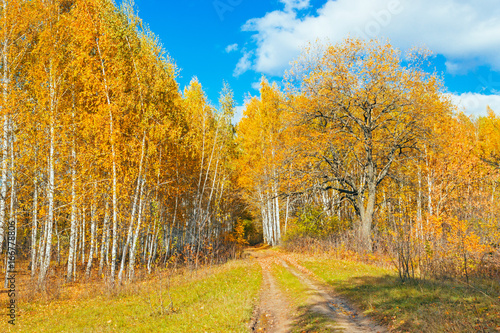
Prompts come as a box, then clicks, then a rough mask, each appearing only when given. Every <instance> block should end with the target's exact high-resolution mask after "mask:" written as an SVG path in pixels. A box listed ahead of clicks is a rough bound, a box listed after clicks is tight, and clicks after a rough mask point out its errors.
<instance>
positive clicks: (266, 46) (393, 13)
mask: <svg viewBox="0 0 500 333" xmlns="http://www.w3.org/2000/svg"><path fill="white" fill-rule="evenodd" d="M280 1H281V2H282V3H283V5H284V9H283V10H277V11H273V12H270V13H267V14H266V15H264V16H263V17H260V18H254V19H251V20H249V21H247V22H246V24H245V25H244V26H243V30H245V31H250V32H253V33H254V34H253V38H252V40H253V42H254V43H255V53H254V57H253V58H252V60H251V61H252V64H253V69H255V70H256V71H258V72H261V73H266V74H271V75H281V74H283V70H284V69H286V68H287V67H288V65H289V62H290V61H291V60H293V59H294V58H296V57H297V56H298V54H299V53H300V50H301V49H302V47H303V46H304V45H306V44H307V42H309V41H314V40H317V39H320V40H325V39H328V40H329V41H331V42H333V43H335V42H338V41H342V40H343V39H344V38H345V37H346V36H357V37H360V38H367V39H369V38H382V39H383V38H389V39H390V41H391V42H392V43H393V44H394V45H395V46H398V47H400V48H402V49H408V48H410V47H413V46H426V47H428V48H430V49H431V50H432V51H434V52H435V53H438V54H442V55H444V56H445V57H446V59H447V68H448V70H449V71H450V72H451V73H457V72H458V71H460V70H464V68H465V69H466V70H467V69H470V68H474V67H475V66H478V65H490V66H491V67H492V68H493V69H496V70H500V57H499V56H498V54H500V6H498V0H475V1H472V0H420V1H411V0H327V1H326V2H325V3H324V5H323V6H322V7H321V8H319V9H317V10H316V11H315V12H314V13H312V14H307V15H301V14H303V12H301V10H302V9H305V8H307V7H308V6H309V1H308V0H280ZM246 56H247V54H244V55H243V57H244V58H245V57H246ZM245 61H250V59H249V58H248V57H247V58H245Z"/></svg>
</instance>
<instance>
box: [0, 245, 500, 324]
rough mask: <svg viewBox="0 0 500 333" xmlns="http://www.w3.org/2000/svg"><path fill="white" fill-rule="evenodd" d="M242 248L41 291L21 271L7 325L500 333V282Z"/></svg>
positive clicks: (3, 299)
mask: <svg viewBox="0 0 500 333" xmlns="http://www.w3.org/2000/svg"><path fill="white" fill-rule="evenodd" d="M242 257H243V258H241V259H238V260H231V261H229V262H227V263H225V264H223V265H214V266H206V267H201V268H199V269H197V270H191V269H189V268H187V267H180V268H174V269H169V270H163V271H158V272H155V273H154V274H153V275H151V276H144V277H143V278H142V279H140V280H138V281H135V282H132V283H128V284H124V285H123V286H120V287H119V288H117V289H113V290H110V289H109V288H107V287H106V285H105V284H104V283H103V282H102V281H101V280H100V279H98V277H95V279H94V280H89V281H87V282H79V283H64V282H63V281H59V282H57V281H56V280H54V281H52V282H51V283H49V284H48V285H47V286H50V287H51V288H52V289H50V293H49V294H47V295H45V296H44V297H38V296H36V297H35V296H34V295H33V294H32V295H31V296H30V294H29V290H28V289H26V290H24V288H25V287H26V286H28V284H25V283H23V281H22V280H21V281H19V285H18V286H19V295H18V302H17V304H16V305H17V314H16V315H17V317H16V325H15V326H14V327H13V326H11V325H9V324H7V320H6V319H3V321H2V322H0V332H11V331H12V332H269V333H270V332H272V333H284V332H290V333H295V332H301V333H302V332H311V333H312V332H347V333H348V332H490V333H498V332H500V281H496V280H486V279H485V280H484V281H480V280H478V281H475V283H476V282H477V283H476V284H475V286H474V287H472V286H469V285H466V284H464V283H462V282H460V281H413V282H410V283H402V282H401V281H400V280H399V278H398V276H397V273H396V272H395V270H394V269H392V268H390V267H389V266H387V267H385V268H384V267H381V266H380V265H378V266H377V265H373V264H370V263H366V262H365V263H363V262H361V261H359V260H356V259H355V258H353V257H352V256H344V257H342V258H343V259H342V260H341V259H335V258H336V257H338V256H336V255H335V254H328V253H317V254H314V255H312V254H309V255H308V254H304V253H300V254H299V253H289V252H286V251H284V250H280V249H276V248H269V247H253V248H248V249H246V250H245V251H244V252H243V253H242ZM99 281H100V282H99ZM56 282H57V283H56ZM6 302H7V299H6V294H0V305H1V307H2V308H4V304H6Z"/></svg>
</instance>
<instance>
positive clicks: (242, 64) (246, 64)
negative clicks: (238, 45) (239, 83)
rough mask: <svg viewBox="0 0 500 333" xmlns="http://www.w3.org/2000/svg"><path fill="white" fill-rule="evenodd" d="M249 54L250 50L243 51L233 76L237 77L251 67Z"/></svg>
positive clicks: (250, 54)
mask: <svg viewBox="0 0 500 333" xmlns="http://www.w3.org/2000/svg"><path fill="white" fill-rule="evenodd" d="M251 56H252V53H251V52H243V57H241V58H240V60H239V61H238V63H237V64H236V68H235V69H234V72H233V76H235V77H238V76H240V75H241V74H243V73H245V72H246V71H248V70H249V69H250V68H251V67H252V62H251V61H250V58H251Z"/></svg>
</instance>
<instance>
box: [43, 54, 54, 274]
mask: <svg viewBox="0 0 500 333" xmlns="http://www.w3.org/2000/svg"><path fill="white" fill-rule="evenodd" d="M49 66H50V69H49V71H50V76H49V98H50V109H49V114H50V144H49V145H50V146H49V165H48V174H49V179H48V182H47V200H48V212H47V220H46V225H47V227H46V228H47V239H46V241H45V242H46V244H45V258H44V260H43V264H42V267H41V270H40V276H39V283H40V284H41V283H42V282H43V281H45V277H46V275H47V271H48V270H49V266H50V257H51V251H52V228H53V225H54V191H55V186H54V146H55V140H56V138H55V128H54V127H55V124H54V123H55V105H54V104H55V87H54V80H53V77H52V76H53V75H52V63H50V65H49Z"/></svg>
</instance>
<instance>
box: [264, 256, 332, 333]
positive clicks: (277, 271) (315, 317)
mask: <svg viewBox="0 0 500 333" xmlns="http://www.w3.org/2000/svg"><path fill="white" fill-rule="evenodd" d="M272 274H273V276H274V278H275V279H276V281H277V282H278V285H279V287H280V288H281V290H282V292H283V293H284V294H285V295H286V296H287V299H288V301H289V303H290V304H291V305H292V306H293V307H294V309H295V313H294V318H295V319H294V321H293V323H292V327H291V332H293V333H295V332H297V333H305V332H318V333H320V332H336V331H335V327H334V325H333V324H334V323H333V322H332V320H331V319H329V318H327V317H325V316H324V315H322V314H320V313H318V312H315V311H314V310H313V306H314V304H310V303H309V302H308V298H309V296H310V293H311V291H310V290H309V289H308V288H307V287H306V286H305V285H304V284H303V283H302V282H301V281H300V280H299V279H298V278H297V277H296V276H295V275H293V274H292V273H291V272H290V271H289V270H288V269H286V268H285V267H283V266H281V265H276V264H275V265H273V270H272Z"/></svg>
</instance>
